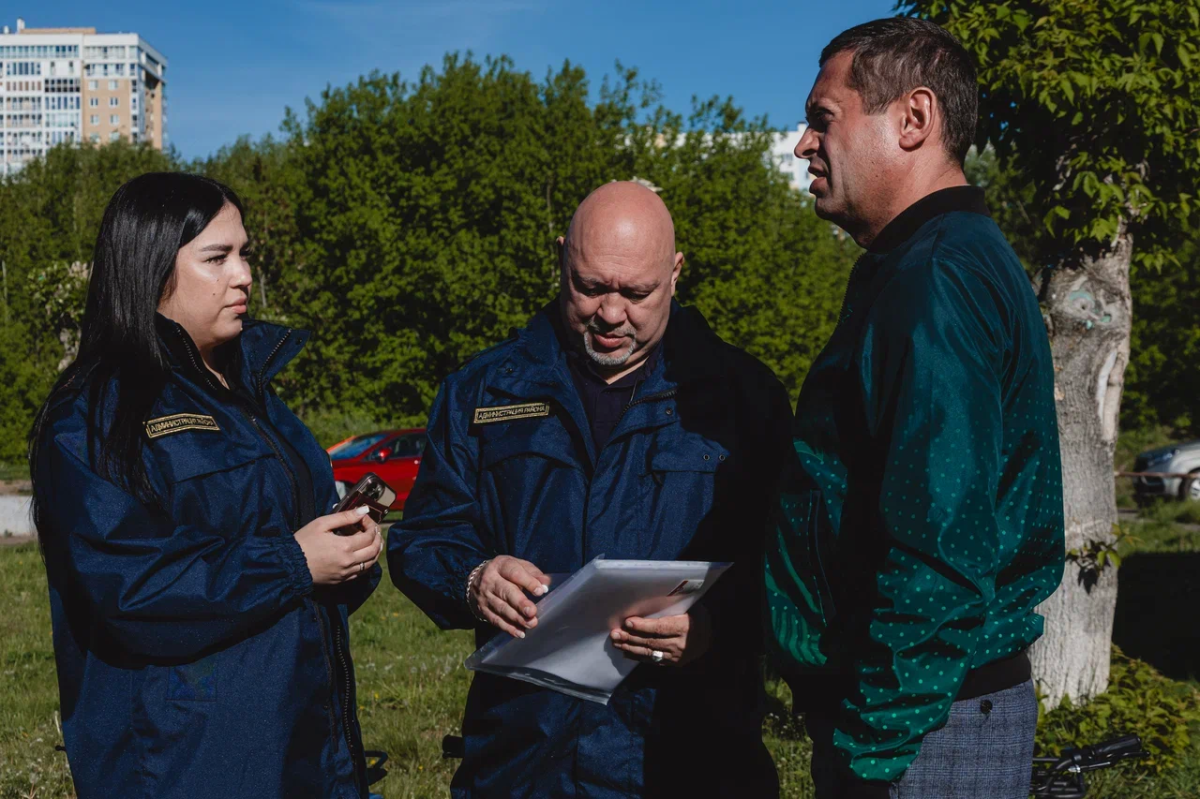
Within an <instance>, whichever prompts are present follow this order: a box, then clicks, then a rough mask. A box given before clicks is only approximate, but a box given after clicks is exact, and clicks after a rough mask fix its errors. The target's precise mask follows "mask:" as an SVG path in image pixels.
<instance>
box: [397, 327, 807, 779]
mask: <svg viewBox="0 0 1200 799" xmlns="http://www.w3.org/2000/svg"><path fill="white" fill-rule="evenodd" d="M557 313H558V310H557V303H552V304H551V305H550V306H547V308H546V309H544V310H543V311H542V312H541V313H539V314H538V315H536V316H535V317H534V318H533V320H532V321H531V322H530V324H529V325H528V327H526V328H525V329H524V330H522V331H520V332H519V333H517V334H516V335H515V337H514V338H513V339H512V340H510V341H507V342H505V343H503V344H501V345H499V346H497V347H494V348H492V349H491V350H488V351H486V352H485V353H483V354H481V355H479V356H477V357H476V358H475V359H473V360H472V361H470V362H469V363H468V364H467V365H466V366H465V367H464V368H463V369H461V370H460V371H458V372H456V373H455V374H453V375H451V376H450V377H449V378H447V379H446V381H445V383H444V384H443V385H442V388H441V391H440V393H439V395H438V397H437V399H436V401H435V402H434V406H433V410H432V413H431V414H430V418H429V425H428V433H427V435H428V441H427V444H426V448H425V452H424V457H423V460H422V462H421V470H420V473H419V475H418V477H417V482H416V485H415V486H414V488H413V491H412V494H411V495H410V497H409V499H408V501H407V503H406V506H405V514H404V521H403V523H401V524H397V525H395V526H393V527H392V529H391V532H390V534H389V543H388V558H389V560H388V562H389V565H390V570H391V574H392V578H393V580H395V582H396V584H397V586H399V587H400V589H401V590H403V591H404V592H405V593H406V594H407V595H408V596H409V597H410V598H411V599H412V600H413V601H414V602H416V603H417V605H419V606H420V607H421V608H422V610H424V611H425V612H426V613H427V614H428V615H429V616H430V617H431V618H432V619H433V620H434V621H435V622H437V624H438V625H440V626H441V627H443V628H468V629H474V630H475V633H476V641H477V643H479V644H483V643H484V642H485V641H487V640H488V639H489V638H490V637H491V636H492V635H495V634H498V631H497V630H495V629H494V628H492V627H491V626H490V625H485V624H480V623H478V622H477V621H476V620H475V618H474V617H473V616H472V615H471V612H470V610H469V608H468V607H467V604H466V602H465V596H464V591H465V587H466V581H467V577H468V575H469V573H470V571H471V570H472V569H473V568H474V567H475V566H476V565H478V564H479V563H480V562H482V561H483V560H485V559H486V558H491V557H494V556H496V555H512V556H515V557H518V558H524V559H526V560H529V561H530V562H532V563H534V564H536V565H537V566H538V567H539V568H540V569H542V570H543V571H545V572H547V573H550V572H573V571H575V570H577V569H579V568H580V567H581V566H583V565H584V564H586V563H587V562H588V561H590V560H591V559H592V558H594V557H596V556H597V555H600V554H603V555H605V556H606V557H608V558H649V559H661V560H679V559H695V560H712V561H733V562H734V563H735V565H734V567H733V568H732V569H731V570H730V571H729V573H727V574H726V575H725V576H724V577H723V578H722V580H721V581H720V582H718V583H717V585H716V586H715V587H714V588H713V590H712V591H711V592H710V593H709V594H708V595H707V596H706V597H705V600H704V602H705V605H706V607H707V608H708V609H709V611H710V613H711V615H712V618H713V626H714V643H713V648H712V649H711V650H710V651H709V652H708V653H707V654H705V655H704V656H703V657H701V658H699V659H697V660H696V661H694V662H692V663H690V664H689V665H687V666H685V667H682V668H675V667H654V666H649V665H645V666H641V667H639V668H638V669H637V670H635V671H634V672H633V674H632V675H630V677H629V678H628V679H627V680H626V681H625V682H624V683H623V684H622V686H621V687H620V689H619V690H618V691H617V692H616V693H615V694H614V695H613V697H612V700H611V701H610V702H609V704H608V706H602V705H597V704H594V703H589V702H585V701H581V700H578V699H574V698H571V697H569V696H565V695H563V694H560V693H556V692H554V691H548V690H543V689H540V688H537V687H535V686H531V685H528V684H526V683H521V682H517V681H514V680H509V679H505V678H502V677H497V676H493V675H488V674H476V675H475V678H474V681H473V683H472V685H471V691H470V695H469V697H468V699H467V708H466V714H465V718H464V721H463V735H464V738H465V739H466V757H465V759H464V761H463V764H462V766H461V767H460V768H459V770H458V773H457V774H456V775H455V777H454V782H453V794H454V796H456V797H513V796H530V797H533V796H537V797H542V796H554V797H582V796H588V797H624V796H686V795H693V796H705V797H713V796H737V797H746V796H755V797H761V796H773V795H775V794H776V793H777V790H778V788H777V785H776V777H775V771H774V767H773V766H772V764H771V761H770V757H769V756H768V754H767V752H766V750H765V748H764V747H763V745H762V737H761V725H762V718H761V694H762V679H761V671H760V665H759V659H758V654H759V653H760V651H761V640H762V629H761V623H760V621H759V619H760V609H759V604H758V603H759V602H760V598H761V591H760V590H759V587H758V583H759V580H761V576H760V575H761V571H760V561H761V558H762V548H763V536H764V527H765V519H766V512H767V508H768V506H769V499H770V497H771V495H772V489H773V488H774V486H775V483H776V477H777V475H778V474H779V470H780V467H781V464H782V462H783V459H784V457H785V456H786V454H787V447H788V445H789V443H790V422H791V413H790V410H789V408H788V400H787V395H786V393H785V391H784V389H783V387H782V385H781V384H780V383H779V381H778V380H777V379H776V378H775V376H774V375H772V374H771V372H770V371H769V370H768V369H767V368H766V367H764V366H763V365H762V364H761V363H759V362H758V361H756V360H755V359H753V358H751V357H750V356H749V355H746V354H745V353H744V352H742V351H740V350H738V349H736V348H734V347H732V346H730V345H728V344H726V343H724V342H723V341H721V339H719V338H718V337H717V336H716V334H714V333H713V332H712V331H711V330H710V329H709V327H708V325H707V323H706V322H705V321H704V319H703V318H702V317H701V316H700V314H699V313H697V312H695V311H693V310H688V309H684V308H682V307H680V306H679V305H677V304H673V305H672V311H671V318H670V321H669V323H668V325H667V331H666V335H665V337H664V340H663V347H664V349H663V357H662V358H660V359H658V362H657V364H656V365H655V367H654V368H653V369H652V370H651V372H650V374H649V375H648V377H647V379H646V380H645V381H643V382H642V383H641V384H640V385H638V386H637V388H636V389H635V392H634V396H633V400H632V402H631V403H630V405H629V406H628V407H627V409H626V411H625V414H624V416H623V417H622V418H621V420H620V421H619V423H618V424H617V426H616V427H615V428H614V429H613V432H612V435H611V437H610V438H609V440H608V441H607V443H606V444H605V445H604V447H603V448H602V449H600V451H596V448H595V444H594V443H593V440H592V435H591V432H590V425H589V423H588V419H587V417H586V415H585V412H584V409H583V405H582V403H581V402H580V399H579V397H578V394H577V392H576V389H575V387H574V385H573V383H572V380H571V374H570V371H569V367H568V364H567V356H566V353H565V351H564V349H563V345H562V343H561V334H560V333H559V332H558V325H557V322H556V319H557ZM523 403H547V404H549V406H550V413H549V415H548V416H533V417H529V418H523V419H515V420H511V421H502V422H498V423H490V424H475V423H474V422H473V418H474V413H475V410H476V409H477V408H491V407H496V406H503V405H514V404H518V405H519V404H523ZM485 416H486V415H485Z"/></svg>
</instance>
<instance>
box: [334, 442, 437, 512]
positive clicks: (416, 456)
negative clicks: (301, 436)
mask: <svg viewBox="0 0 1200 799" xmlns="http://www.w3.org/2000/svg"><path fill="white" fill-rule="evenodd" d="M424 449H425V431H424V430H423V429H421V428H412V429H408V430H383V431H380V432H377V433H365V434H363V435H360V436H351V437H350V438H347V439H346V440H345V441H340V442H338V443H337V444H334V445H333V446H332V447H330V448H329V449H328V450H327V451H328V452H329V459H330V460H331V461H333V479H334V481H335V482H334V485H335V486H336V487H337V492H338V496H339V497H343V496H345V495H346V491H347V490H348V489H349V488H351V487H352V486H353V485H354V484H355V483H357V482H358V481H359V480H360V479H362V476H363V475H365V474H366V473H367V472H374V473H375V474H377V475H379V477H380V478H381V479H382V480H383V482H385V483H387V484H388V485H389V486H391V488H392V490H393V491H395V492H396V501H395V502H393V503H392V510H404V501H405V500H406V499H408V493H409V492H410V491H412V486H413V482H414V481H415V480H416V479H417V469H418V468H419V467H420V465H421V452H422V451H423V450H424Z"/></svg>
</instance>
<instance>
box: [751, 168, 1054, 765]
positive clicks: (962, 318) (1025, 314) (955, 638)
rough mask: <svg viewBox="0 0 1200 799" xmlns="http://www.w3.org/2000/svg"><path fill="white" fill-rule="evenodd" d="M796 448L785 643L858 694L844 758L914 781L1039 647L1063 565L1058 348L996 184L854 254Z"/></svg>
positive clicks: (776, 582) (783, 556)
mask: <svg viewBox="0 0 1200 799" xmlns="http://www.w3.org/2000/svg"><path fill="white" fill-rule="evenodd" d="M794 446H795V452H796V459H795V461H794V462H793V463H792V464H791V466H790V467H789V470H788V472H787V474H786V475H785V477H784V481H783V489H782V493H781V496H780V500H779V508H778V511H779V512H778V514H777V523H776V524H775V525H774V529H772V530H771V531H769V535H768V543H767V555H766V562H765V568H766V586H767V600H768V615H769V631H770V632H769V635H768V637H769V639H771V640H770V643H771V645H772V649H773V650H774V652H775V654H776V655H777V657H778V658H779V665H780V667H781V670H782V671H783V673H784V674H786V675H788V676H789V681H791V682H793V683H794V685H795V686H796V687H797V688H798V689H800V690H799V692H798V694H802V693H803V688H804V684H805V682H806V681H811V682H812V683H813V684H821V685H836V686H839V687H838V689H837V692H836V693H837V695H836V696H834V697H832V698H830V697H825V701H827V702H828V703H829V707H831V708H833V710H832V713H833V715H834V719H835V732H834V745H835V748H836V750H837V752H838V753H839V755H840V756H841V758H842V759H843V761H844V762H843V763H842V765H843V766H844V767H846V768H848V769H849V770H850V771H851V772H852V773H853V774H854V775H856V776H857V777H858V778H859V779H863V780H884V781H890V780H895V779H897V778H898V777H899V776H900V775H901V774H902V773H903V772H904V770H905V769H906V768H907V767H908V765H909V764H910V763H911V762H912V761H913V759H914V758H915V757H916V756H917V754H918V751H919V749H920V745H921V739H922V737H923V736H924V735H925V734H926V733H928V732H930V731H932V730H934V729H937V728H939V727H940V726H942V725H943V724H944V723H945V722H946V719H947V716H948V714H949V710H950V704H951V702H952V701H954V699H955V697H956V696H957V695H958V693H959V690H960V688H961V686H962V685H963V681H964V679H965V678H966V676H967V674H968V672H970V671H971V670H972V669H977V668H979V667H981V666H984V665H987V664H989V663H994V662H996V661H998V660H1001V659H1004V658H1008V657H1011V656H1013V655H1014V654H1017V653H1020V652H1022V651H1023V650H1025V649H1026V648H1028V647H1029V645H1030V644H1032V643H1033V642H1034V641H1035V640H1037V638H1038V637H1039V636H1040V635H1041V633H1042V618H1041V617H1040V616H1039V615H1037V613H1036V612H1035V608H1036V607H1037V605H1038V603H1040V602H1041V601H1043V600H1044V599H1046V598H1047V597H1048V596H1050V594H1051V593H1053V591H1054V590H1055V588H1056V587H1057V586H1058V584H1059V581H1060V579H1061V578H1062V571H1063V560H1064V546H1063V505H1062V475H1061V465H1060V459H1059V445H1058V427H1057V422H1056V416H1055V407H1054V371H1053V366H1052V363H1051V357H1050V348H1049V343H1048V341H1047V336H1046V331H1045V327H1044V324H1043V321H1042V316H1041V313H1040V311H1039V308H1038V304H1037V300H1036V298H1035V296H1034V293H1033V291H1032V289H1031V287H1030V283H1029V280H1028V279H1027V277H1026V275H1025V273H1024V271H1023V269H1022V267H1021V264H1020V262H1019V261H1018V260H1017V257H1016V254H1015V253H1014V252H1013V250H1012V248H1011V247H1010V246H1009V244H1008V242H1007V241H1006V240H1005V239H1004V236H1003V234H1002V233H1001V232H1000V230H999V228H998V227H997V226H996V224H995V223H994V222H993V221H992V220H991V218H990V217H989V216H988V215H987V210H986V207H985V206H984V205H983V201H982V192H980V191H979V190H978V189H972V188H967V187H962V188H956V189H947V190H944V191H942V192H937V193H935V194H933V195H930V196H929V197H927V198H925V199H924V200H922V201H920V202H919V203H917V204H916V205H914V206H913V207H912V208H910V209H909V210H908V211H906V212H905V213H904V214H902V215H901V216H900V217H898V218H897V219H896V220H894V221H893V222H892V223H891V224H889V225H888V227H887V228H885V230H884V231H883V233H882V234H881V235H880V237H879V238H877V239H876V242H875V244H874V245H873V247H872V250H871V251H869V252H867V253H865V254H864V255H863V256H862V258H861V259H860V260H859V262H858V263H857V264H856V265H855V267H854V271H853V272H852V274H851V277H850V282H849V286H848V288H847V293H846V299H845V303H844V306H843V309H842V314H841V319H840V321H839V323H838V326H837V328H836V330H835V332H834V334H833V336H832V338H831V339H830V341H829V343H828V344H827V345H826V348H825V350H824V351H823V352H822V353H821V355H820V356H819V358H818V359H817V361H816V362H815V363H814V365H813V368H812V370H811V371H810V373H809V375H808V377H807V379H806V381H805V384H804V387H803V389H802V390H801V393H800V399H799V402H798V404H797V409H796V427H795V439H794ZM830 675H834V677H833V679H829V678H830Z"/></svg>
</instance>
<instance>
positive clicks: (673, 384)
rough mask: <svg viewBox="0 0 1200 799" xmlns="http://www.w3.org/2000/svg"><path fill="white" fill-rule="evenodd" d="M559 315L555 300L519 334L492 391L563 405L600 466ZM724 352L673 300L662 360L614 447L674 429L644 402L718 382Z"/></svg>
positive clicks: (670, 418) (640, 390)
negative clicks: (653, 429) (638, 435)
mask: <svg viewBox="0 0 1200 799" xmlns="http://www.w3.org/2000/svg"><path fill="white" fill-rule="evenodd" d="M559 313H560V311H559V305H558V300H557V299H555V300H552V301H551V302H550V303H548V304H547V305H546V306H545V307H544V308H542V310H541V311H539V312H538V313H537V314H536V315H535V316H534V317H533V319H531V320H530V321H529V324H528V325H527V326H526V327H525V328H524V329H523V330H521V331H519V332H517V333H516V334H515V338H516V340H517V344H516V346H515V347H513V348H512V350H511V351H510V354H509V356H508V357H507V358H504V359H502V360H500V361H499V362H498V363H497V365H496V366H494V367H493V368H492V369H491V370H490V373H489V376H488V378H487V381H488V383H487V385H488V389H489V390H490V391H492V392H494V393H499V394H502V395H506V396H509V397H513V398H517V399H540V398H548V399H551V400H553V401H555V402H556V403H558V404H559V405H560V406H561V407H562V408H563V409H564V410H565V411H566V412H567V415H568V417H570V420H571V422H572V424H573V425H574V427H575V428H576V430H575V432H576V434H577V437H578V439H579V441H580V442H581V446H582V447H583V448H584V449H586V451H587V453H588V456H589V458H590V459H591V462H592V463H595V462H596V459H597V457H598V453H597V452H596V451H595V444H594V442H593V440H592V436H591V432H590V431H591V427H590V425H589V424H588V420H587V413H586V411H585V410H584V408H583V402H582V401H581V400H580V399H579V394H578V392H577V391H576V389H575V385H574V382H573V380H572V378H571V372H570V367H569V366H568V365H567V351H566V347H567V346H568V345H567V344H566V343H565V342H564V340H563V339H564V336H563V332H562V325H561V322H560V316H559ZM721 346H723V345H722V342H721V340H720V339H719V338H717V336H716V334H715V333H713V332H712V330H711V329H710V328H709V326H708V323H707V322H706V321H705V320H704V317H703V316H702V315H701V314H700V313H699V312H698V311H695V310H693V309H690V308H684V307H683V306H681V305H680V304H679V303H677V302H675V301H674V300H672V301H671V316H670V319H668V321H667V330H666V333H665V334H664V336H663V341H662V355H661V357H659V358H658V359H657V362H656V363H654V364H653V368H651V369H650V370H649V373H648V374H647V376H646V379H645V380H644V381H643V382H642V383H641V385H639V386H638V387H637V390H636V391H635V393H634V396H633V404H634V405H636V406H637V407H636V408H635V407H632V406H631V408H630V412H629V413H627V414H626V415H625V416H624V417H623V418H622V420H621V422H620V424H618V426H617V427H616V428H615V429H614V430H613V433H612V436H611V438H610V439H609V440H610V441H615V440H616V439H618V438H620V437H621V436H623V435H625V434H627V433H629V432H630V431H632V430H635V429H641V428H644V427H647V426H661V425H664V424H671V423H673V422H674V421H675V420H676V419H677V418H678V416H677V415H675V414H674V413H670V414H668V413H664V412H661V411H665V410H666V408H665V407H663V408H660V407H657V404H655V403H642V402H641V401H642V400H646V399H651V398H656V397H661V398H667V397H671V396H673V395H674V393H675V392H676V391H678V390H679V389H680V388H682V387H685V386H691V385H693V384H697V383H702V382H706V381H710V380H714V379H719V378H720V376H721V369H720V365H719V363H718V359H719V358H720V357H721V356H720V353H719V348H720V347H721Z"/></svg>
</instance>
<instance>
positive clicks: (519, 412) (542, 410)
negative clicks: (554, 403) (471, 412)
mask: <svg viewBox="0 0 1200 799" xmlns="http://www.w3.org/2000/svg"><path fill="white" fill-rule="evenodd" d="M549 415H550V405H549V403H546V402H526V403H523V404H521V405H497V406H495V407H492V408H476V409H475V424H494V423H495V422H511V421H514V420H516V419H534V418H536V417H539V416H549Z"/></svg>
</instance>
